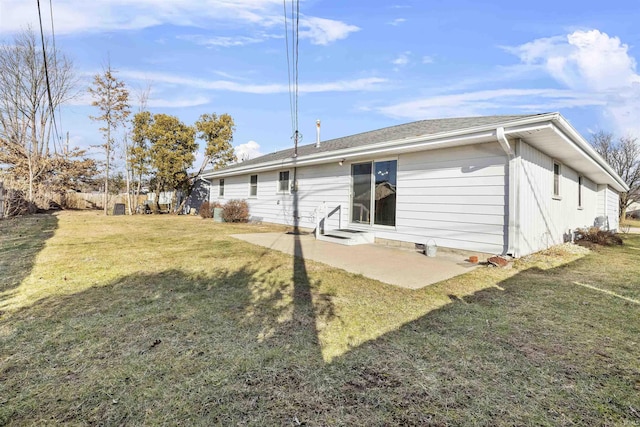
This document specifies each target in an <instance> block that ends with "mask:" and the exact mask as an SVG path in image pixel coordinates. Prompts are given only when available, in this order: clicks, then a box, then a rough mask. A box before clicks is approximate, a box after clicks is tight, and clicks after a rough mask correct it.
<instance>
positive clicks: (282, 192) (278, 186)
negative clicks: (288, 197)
mask: <svg viewBox="0 0 640 427" xmlns="http://www.w3.org/2000/svg"><path fill="white" fill-rule="evenodd" d="M285 172H286V173H287V189H286V190H282V189H281V188H280V183H281V182H282V181H281V180H280V174H282V173H285ZM276 194H291V170H290V169H285V170H281V171H278V179H277V180H276Z"/></svg>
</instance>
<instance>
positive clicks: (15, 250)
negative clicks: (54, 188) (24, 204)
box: [0, 213, 59, 301]
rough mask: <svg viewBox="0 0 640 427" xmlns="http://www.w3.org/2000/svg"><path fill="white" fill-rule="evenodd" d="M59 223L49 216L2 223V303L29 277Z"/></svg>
mask: <svg viewBox="0 0 640 427" xmlns="http://www.w3.org/2000/svg"><path fill="white" fill-rule="evenodd" d="M58 221H59V220H58V217H57V215H54V214H50V213H44V214H34V215H28V216H23V217H16V218H7V219H3V220H0V301H2V300H4V299H6V298H8V296H9V292H11V291H12V290H13V289H15V288H17V287H18V286H20V283H22V281H23V280H24V278H26V277H27V276H29V274H30V273H31V271H32V269H33V267H34V265H35V262H36V257H37V256H38V254H39V253H40V251H42V249H43V248H44V247H45V245H46V243H47V240H49V239H50V238H51V237H53V234H54V233H55V231H56V229H57V228H58Z"/></svg>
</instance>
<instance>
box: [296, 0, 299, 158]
mask: <svg viewBox="0 0 640 427" xmlns="http://www.w3.org/2000/svg"><path fill="white" fill-rule="evenodd" d="M299 28H300V0H296V38H295V40H296V64H295V67H296V68H295V76H296V82H295V90H296V93H295V101H296V102H295V106H296V114H295V118H296V132H298V58H299V55H298V46H299V44H300V37H299V34H298V29H299ZM296 148H297V147H296Z"/></svg>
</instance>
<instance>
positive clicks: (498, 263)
mask: <svg viewBox="0 0 640 427" xmlns="http://www.w3.org/2000/svg"><path fill="white" fill-rule="evenodd" d="M487 263H488V264H489V265H492V266H494V267H506V266H507V265H508V264H509V261H507V260H506V259H505V258H502V257H501V256H492V257H491V258H489V259H488V260H487Z"/></svg>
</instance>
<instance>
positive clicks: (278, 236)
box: [232, 233, 477, 289]
mask: <svg viewBox="0 0 640 427" xmlns="http://www.w3.org/2000/svg"><path fill="white" fill-rule="evenodd" d="M232 237H234V238H236V239H240V240H244V241H246V242H249V243H252V244H254V245H259V246H263V247H265V248H269V249H274V250H277V251H280V252H284V253H287V254H290V255H294V253H295V251H296V239H297V240H298V242H299V246H298V247H299V249H300V250H301V252H302V257H303V258H304V259H307V260H309V259H310V260H314V261H318V262H321V263H324V264H328V265H330V266H332V267H336V268H340V269H343V270H346V271H348V272H350V273H356V274H362V275H363V276H365V277H368V278H370V279H375V280H379V281H381V282H384V283H388V284H391V285H396V286H400V287H403V288H408V289H419V288H422V287H424V286H427V285H431V284H433V283H437V282H440V281H442V280H446V279H449V278H451V277H455V276H457V275H460V274H464V273H466V272H468V271H470V270H472V269H474V268H476V267H477V264H471V263H469V262H467V261H465V259H466V256H465V255H463V254H461V253H456V252H450V251H445V250H440V249H439V250H438V253H437V256H436V257H427V256H425V255H423V254H420V253H419V252H417V251H415V250H409V249H400V248H394V247H388V246H382V245H376V244H369V245H358V246H343V245H338V244H335V243H328V242H322V241H319V240H316V239H315V238H314V236H313V235H311V234H309V235H293V234H286V233H255V234H234V235H232Z"/></svg>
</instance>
